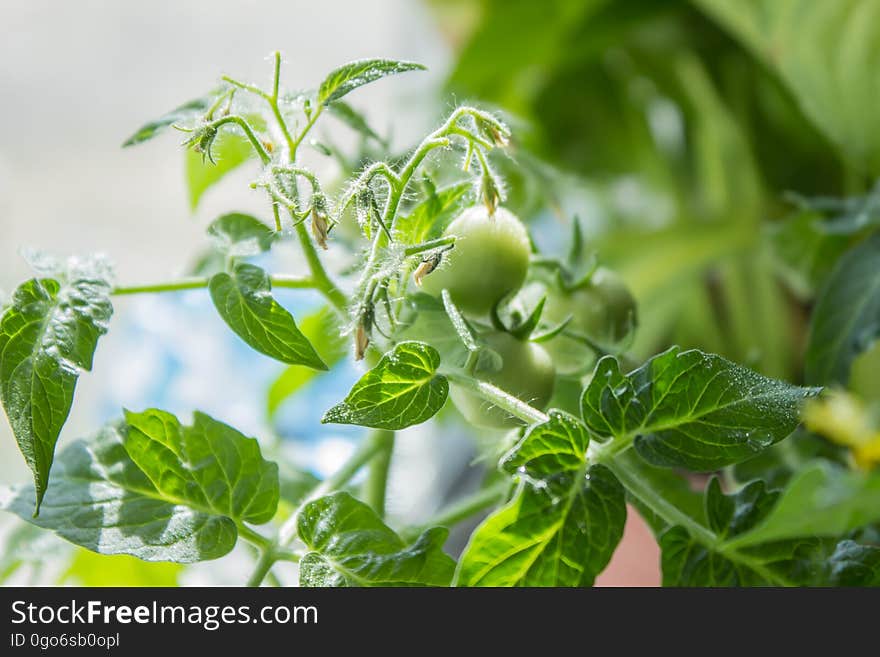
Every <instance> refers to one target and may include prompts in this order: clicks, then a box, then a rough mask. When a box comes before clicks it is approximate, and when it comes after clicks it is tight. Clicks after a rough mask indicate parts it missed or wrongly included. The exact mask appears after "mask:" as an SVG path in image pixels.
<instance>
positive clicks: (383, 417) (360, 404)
mask: <svg viewBox="0 0 880 657" xmlns="http://www.w3.org/2000/svg"><path fill="white" fill-rule="evenodd" d="M439 365H440V355H439V354H438V353H437V351H436V350H435V349H434V348H433V347H431V346H430V345H427V344H425V343H423V342H400V343H398V344H397V345H396V346H395V347H394V349H393V350H392V351H390V352H388V353H387V354H385V355H384V356H382V359H381V360H380V361H379V364H378V365H376V367H374V368H373V369H371V370H370V371H369V372H367V373H366V374H364V376H362V377H361V379H360V380H359V381H358V382H357V383H355V384H354V387H353V388H352V389H351V392H349V393H348V396H347V397H346V398H345V400H344V401H342V402H340V403H339V404H336V406H334V407H333V408H331V409H330V410H329V411H327V412H326V413H325V414H324V417H323V418H321V422H324V423H328V422H335V423H336V424H357V425H360V426H363V427H372V428H374V429H391V430H398V429H405V428H406V427H409V426H412V425H414V424H421V423H422V422H424V421H425V420H428V419H430V418H432V417H433V416H434V414H435V413H437V411H439V410H440V409H441V408H442V407H443V404H445V403H446V397H447V395H448V394H449V383H448V382H447V380H446V377H444V376H441V375H439V374H437V368H438V367H439Z"/></svg>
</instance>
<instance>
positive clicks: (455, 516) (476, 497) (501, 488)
mask: <svg viewBox="0 0 880 657" xmlns="http://www.w3.org/2000/svg"><path fill="white" fill-rule="evenodd" d="M509 490H510V482H508V481H501V482H498V483H497V484H494V485H492V486H489V487H487V488H483V489H481V490H478V491H477V492H475V493H473V494H472V495H468V496H466V497H464V498H463V499H461V500H457V501H456V502H453V503H452V504H450V505H449V506H448V507H446V508H445V509H442V510H441V511H439V512H438V513H437V514H436V515H435V516H433V517H432V518H431V519H430V520H428V521H427V522H425V523H423V524H421V525H419V526H418V527H410V528H408V529H406V530H404V531H403V532H402V534H403V536H404V537H405V538H406V539H407V540H413V539H415V538H417V537H418V536H419V535H420V534H421V533H422V532H424V531H426V530H428V529H430V528H431V527H449V528H452V527H454V526H455V525H457V524H458V523H460V522H461V521H462V520H467V519H468V518H470V517H471V516H473V515H476V514H477V513H479V512H480V511H484V510H485V509H488V508H489V507H493V506H495V505H496V504H498V503H499V502H502V501H503V500H504V498H505V497H506V496H507V492H508V491H509Z"/></svg>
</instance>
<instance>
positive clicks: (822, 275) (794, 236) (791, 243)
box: [769, 210, 851, 297]
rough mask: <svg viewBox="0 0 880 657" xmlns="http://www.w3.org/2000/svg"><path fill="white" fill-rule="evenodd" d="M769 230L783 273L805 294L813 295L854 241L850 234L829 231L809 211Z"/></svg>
mask: <svg viewBox="0 0 880 657" xmlns="http://www.w3.org/2000/svg"><path fill="white" fill-rule="evenodd" d="M769 232H770V241H771V244H772V246H773V250H774V252H775V255H776V258H777V259H778V260H779V261H780V264H781V269H782V270H783V273H784V274H785V275H786V276H787V279H788V282H789V283H791V284H792V286H793V287H794V289H795V291H796V292H797V293H798V294H799V295H801V296H803V297H811V296H812V295H813V293H814V291H815V290H816V289H818V288H819V287H820V286H821V285H822V283H823V282H824V281H825V279H826V278H827V277H828V274H829V273H830V272H831V269H832V267H833V266H834V263H835V262H837V259H838V258H839V257H840V256H841V255H842V254H843V253H844V252H845V251H846V249H847V247H848V246H849V244H850V241H851V238H850V237H849V236H848V235H841V234H839V233H832V232H829V231H828V230H826V229H825V226H824V223H823V221H822V218H821V216H820V215H819V214H817V213H815V212H812V211H806V210H805V211H800V212H798V213H796V214H794V215H793V216H791V217H789V218H788V219H786V220H784V221H782V222H779V223H778V224H773V225H772V226H771V228H770V231H769Z"/></svg>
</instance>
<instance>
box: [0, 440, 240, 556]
mask: <svg viewBox="0 0 880 657" xmlns="http://www.w3.org/2000/svg"><path fill="white" fill-rule="evenodd" d="M51 483H52V485H51V486H50V488H49V490H48V492H47V493H46V496H45V498H44V500H43V507H42V513H40V515H39V517H37V518H31V517H30V516H31V509H32V508H33V503H34V495H33V492H32V491H30V490H28V489H25V488H19V489H9V490H6V491H3V493H2V494H0V506H2V508H4V509H6V510H8V511H11V512H13V513H15V514H17V515H18V516H20V517H21V518H23V519H24V520H27V521H29V522H31V523H33V524H35V525H37V526H39V527H42V528H44V529H50V530H52V531H54V532H55V533H56V534H58V535H59V536H61V537H62V538H65V539H67V540H68V541H70V542H71V543H75V544H76V545H80V546H82V547H84V548H88V549H89V550H92V551H93V552H100V553H101V554H130V555H132V556H135V557H138V558H140V559H143V560H145V561H176V562H178V563H192V562H196V561H203V560H206V559H216V558H218V557H222V556H223V555H224V554H226V553H227V552H229V551H230V550H232V548H233V547H234V546H235V541H236V538H237V529H236V526H235V521H233V520H232V519H231V518H229V517H226V516H222V515H216V514H214V513H211V512H210V511H208V510H204V509H194V508H192V507H190V506H188V505H185V504H179V503H177V502H175V501H170V500H167V499H165V496H164V495H163V494H162V493H160V492H159V491H158V490H157V489H156V487H155V486H153V484H152V482H151V481H150V479H149V478H148V477H147V475H146V474H144V472H143V471H142V470H141V469H140V468H138V466H137V465H136V464H135V463H134V461H132V460H131V458H130V457H129V455H128V453H127V452H126V450H125V447H124V445H123V438H122V434H121V432H120V428H119V427H116V426H108V427H106V428H105V429H104V430H103V431H102V432H101V433H100V434H99V435H98V436H97V437H96V438H95V439H93V440H91V441H89V442H86V441H77V442H75V443H73V444H71V445H70V446H68V447H67V448H65V449H64V450H63V451H62V452H61V453H60V454H59V456H58V459H57V463H56V465H55V468H54V469H53V471H52V479H51ZM220 484H221V485H222V482H220Z"/></svg>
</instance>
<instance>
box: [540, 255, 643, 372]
mask: <svg viewBox="0 0 880 657" xmlns="http://www.w3.org/2000/svg"><path fill="white" fill-rule="evenodd" d="M569 315H571V321H570V322H569V324H568V327H567V328H568V329H569V330H571V331H572V332H574V333H581V334H583V335H586V336H587V337H589V338H590V339H591V340H593V341H594V342H596V343H597V344H598V345H600V346H605V347H611V346H614V345H616V344H618V343H620V341H621V340H623V339H624V338H626V337H627V335H629V333H630V331H631V330H632V329H633V327H634V326H635V322H636V302H635V299H633V296H632V294H631V293H630V291H629V289H628V288H627V286H626V284H625V283H624V282H623V280H622V279H621V278H620V277H619V276H618V275H617V274H615V273H614V272H613V271H611V270H610V269H606V268H604V267H599V268H598V269H597V270H596V271H595V272H594V273H593V275H592V276H591V277H590V280H589V281H588V282H586V283H585V284H583V285H582V286H580V287H577V288H575V289H574V290H571V291H566V290H563V289H561V288H559V287H553V288H550V289H548V290H547V301H546V303H545V304H544V312H543V318H544V319H545V320H546V321H547V322H549V323H558V322H562V321H564V320H565V318H566V317H568V316H569ZM547 349H548V351H549V352H550V353H551V355H552V356H553V360H554V362H555V363H556V364H557V368H558V369H559V372H560V373H561V374H572V373H578V372H583V371H584V369H585V368H589V367H591V366H592V364H593V362H594V354H593V353H592V350H590V349H589V348H588V347H587V346H586V345H583V344H582V343H580V342H579V341H577V340H574V339H572V338H569V337H566V336H564V335H560V336H557V337H555V338H554V339H553V340H551V341H550V342H548V343H547Z"/></svg>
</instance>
